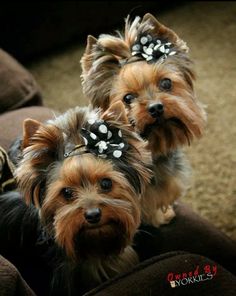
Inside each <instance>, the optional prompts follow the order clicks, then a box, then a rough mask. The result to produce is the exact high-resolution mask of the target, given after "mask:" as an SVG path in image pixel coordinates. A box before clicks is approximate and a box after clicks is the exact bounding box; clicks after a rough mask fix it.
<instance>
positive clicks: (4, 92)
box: [0, 49, 42, 113]
mask: <svg viewBox="0 0 236 296" xmlns="http://www.w3.org/2000/svg"><path fill="white" fill-rule="evenodd" d="M0 81H1V83H0V113H3V112H5V111H9V110H14V109H17V108H20V107H23V106H29V105H42V97H41V92H40V90H39V86H38V84H37V83H36V81H35V80H34V78H33V76H32V75H31V74H30V73H29V72H28V70H26V69H25V68H24V67H23V66H22V65H20V64H19V63H18V62H17V61H16V60H15V59H14V58H13V57H11V56H10V55H9V54H8V53H6V52H5V51H3V50H2V49H0Z"/></svg>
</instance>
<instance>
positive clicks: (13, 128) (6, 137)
mask: <svg viewBox="0 0 236 296" xmlns="http://www.w3.org/2000/svg"><path fill="white" fill-rule="evenodd" d="M53 116H54V113H53V111H52V110H50V109H49V108H46V107H38V106H34V107H25V108H21V109H18V110H14V111H11V112H6V113H4V114H2V115H0V146H2V147H3V148H4V149H5V150H8V149H9V147H10V145H11V144H12V142H13V141H14V140H15V139H16V138H17V137H18V136H21V135H22V131H23V120H24V119H26V118H29V117H30V118H32V119H36V120H38V121H40V122H43V121H45V120H47V119H50V118H52V117H53Z"/></svg>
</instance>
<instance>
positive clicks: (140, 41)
mask: <svg viewBox="0 0 236 296" xmlns="http://www.w3.org/2000/svg"><path fill="white" fill-rule="evenodd" d="M173 47H174V45H173V44H172V43H171V42H165V41H164V40H161V39H159V38H153V37H152V36H151V35H150V34H146V35H141V36H140V37H139V38H137V40H136V42H135V43H134V44H133V46H132V56H139V57H141V58H143V59H145V60H146V61H147V62H150V63H151V62H156V61H157V60H161V61H164V60H165V59H166V58H167V57H168V56H172V55H175V54H176V51H175V50H174V49H173Z"/></svg>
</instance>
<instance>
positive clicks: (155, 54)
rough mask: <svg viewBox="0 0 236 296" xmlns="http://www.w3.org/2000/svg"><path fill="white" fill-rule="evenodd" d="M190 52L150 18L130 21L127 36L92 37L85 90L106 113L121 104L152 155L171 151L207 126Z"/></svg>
mask: <svg viewBox="0 0 236 296" xmlns="http://www.w3.org/2000/svg"><path fill="white" fill-rule="evenodd" d="M158 42H159V43H158ZM156 47H157V49H156ZM187 53H188V48H187V46H186V44H185V42H184V41H183V40H181V39H180V38H179V37H178V36H177V35H176V34H175V33H174V32H173V31H172V30H170V29H169V28H167V27H165V26H164V25H162V24H160V23H159V22H158V21H157V20H156V19H155V18H154V17H153V16H152V15H150V14H146V15H145V16H144V17H143V19H142V20H140V19H139V18H138V17H137V18H136V19H135V20H134V21H133V22H132V23H129V21H128V20H127V22H126V27H125V33H124V35H123V36H121V35H119V36H111V35H101V36H100V37H99V38H98V40H97V39H95V38H93V37H91V36H89V38H88V45H87V48H86V51H85V54H84V56H83V58H82V60H81V64H82V69H83V74H82V79H83V86H84V91H85V93H86V94H88V96H89V97H90V98H91V101H92V104H93V105H94V106H98V105H99V106H101V107H102V108H104V109H106V108H108V106H109V104H111V103H113V102H114V101H119V100H121V101H123V102H124V103H125V104H126V107H127V110H128V116H129V119H130V122H131V123H132V124H133V125H134V126H135V128H136V130H137V132H138V133H139V134H141V135H142V136H143V137H144V138H146V139H148V142H149V148H150V149H151V151H152V152H153V154H159V153H168V152H169V151H171V150H173V149H176V148H177V147H178V146H179V145H184V144H189V143H190V142H191V140H192V139H193V138H194V137H199V136H201V134H202V131H203V128H204V125H205V117H206V116H205V112H204V109H203V107H202V105H201V104H200V103H199V102H198V101H197V100H196V98H195V94H194V88H193V82H194V72H193V69H192V62H191V60H190V59H189V57H188V54H187ZM99 93H102V94H103V98H105V99H104V100H103V101H101V99H100V97H99Z"/></svg>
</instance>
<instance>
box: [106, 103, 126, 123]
mask: <svg viewBox="0 0 236 296" xmlns="http://www.w3.org/2000/svg"><path fill="white" fill-rule="evenodd" d="M102 119H104V120H114V121H116V122H117V121H118V122H120V123H122V124H128V123H129V120H128V116H127V112H126V109H125V106H124V104H123V103H122V102H121V101H118V102H115V103H113V104H111V106H110V107H109V108H108V109H107V110H106V111H105V112H104V113H103V114H102Z"/></svg>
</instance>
